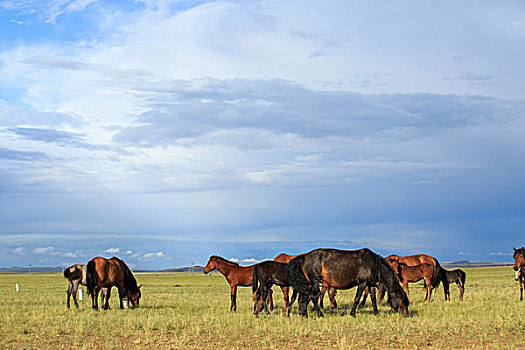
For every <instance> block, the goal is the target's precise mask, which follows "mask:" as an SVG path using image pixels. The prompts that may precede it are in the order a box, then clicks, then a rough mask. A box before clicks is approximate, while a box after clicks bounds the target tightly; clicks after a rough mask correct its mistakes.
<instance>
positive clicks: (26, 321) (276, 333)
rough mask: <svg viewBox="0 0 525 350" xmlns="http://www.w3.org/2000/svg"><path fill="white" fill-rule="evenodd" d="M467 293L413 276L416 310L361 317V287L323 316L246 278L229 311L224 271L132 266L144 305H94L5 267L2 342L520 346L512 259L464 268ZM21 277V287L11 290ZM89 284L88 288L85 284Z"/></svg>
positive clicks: (53, 279)
mask: <svg viewBox="0 0 525 350" xmlns="http://www.w3.org/2000/svg"><path fill="white" fill-rule="evenodd" d="M465 271H466V272H467V282H466V290H465V300H464V301H463V302H460V301H458V289H457V287H456V286H455V285H451V298H452V301H450V302H445V301H444V298H443V288H442V287H441V286H440V287H439V288H438V290H437V293H436V294H435V295H434V301H433V302H432V303H431V304H429V305H426V304H424V303H422V302H421V301H422V300H423V298H424V290H423V289H422V288H421V286H420V284H411V297H412V303H411V305H410V317H408V318H404V317H402V316H400V315H398V314H394V313H392V312H391V311H390V309H389V307H387V306H380V308H379V311H380V314H379V315H377V316H374V315H373V314H372V307H371V305H370V304H369V303H368V304H367V306H366V307H365V308H364V309H363V310H361V311H359V312H358V314H357V317H355V318H353V317H351V316H348V315H347V316H341V315H340V313H341V310H342V309H348V308H349V306H351V303H352V299H353V296H354V293H355V289H353V290H350V291H340V292H339V294H338V295H337V299H338V303H339V311H338V312H337V313H333V314H332V313H330V312H329V311H326V310H325V317H324V318H317V317H316V316H315V315H314V314H313V313H310V317H309V318H308V319H303V318H301V317H299V316H298V315H297V311H296V305H295V307H294V310H293V313H292V316H291V317H290V318H286V317H285V316H284V315H283V310H282V306H283V301H282V293H281V291H280V290H279V289H277V288H274V300H275V304H276V310H275V311H274V312H273V313H272V314H271V315H270V316H266V315H264V314H261V315H260V317H259V319H255V318H254V317H253V314H252V307H253V304H252V301H251V293H250V291H251V290H250V288H239V293H238V298H237V307H238V311H237V312H236V313H232V312H230V311H229V306H230V296H229V286H228V285H227V283H226V281H225V279H224V277H222V275H219V274H215V275H212V276H205V275H197V274H195V275H192V276H188V275H184V274H153V273H151V274H149V273H148V274H136V277H137V280H138V282H139V284H143V287H142V291H143V297H142V299H141V307H140V308H139V309H134V310H120V309H118V294H117V292H116V289H113V295H112V297H111V307H112V310H108V311H102V310H101V311H98V312H96V311H93V310H91V308H90V300H88V299H87V298H85V299H84V300H83V301H81V302H80V309H78V310H77V309H75V308H72V309H71V310H68V309H67V308H66V293H65V290H66V289H67V282H66V280H65V279H64V278H63V277H62V276H61V275H60V274H31V275H28V274H24V275H18V274H17V275H12V274H2V275H0V310H1V316H0V317H1V323H0V334H1V336H0V348H7V349H15V348H16V349H33V348H34V349H57V348H58V349H60V348H66V349H70V348H85V349H87V348H89V349H113V348H126V349H130V348H150V347H151V348H153V347H154V348H159V349H170V348H172V349H183V348H184V349H202V348H206V349H241V348H251V349H263V348H264V349H266V348H275V349H305V348H312V349H321V348H323V349H326V348H335V349H346V348H372V349H373V348H385V347H386V348H414V349H415V348H425V347H430V348H443V349H451V348H456V349H465V348H477V349H480V348H497V349H501V348H503V349H511V348H520V347H522V344H523V337H524V336H525V302H520V301H519V287H518V283H517V282H515V281H514V279H513V271H512V269H511V268H510V267H505V268H503V267H501V268H481V269H465ZM15 283H19V285H20V292H19V293H15ZM84 292H85V288H84Z"/></svg>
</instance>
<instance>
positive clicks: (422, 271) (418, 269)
mask: <svg viewBox="0 0 525 350" xmlns="http://www.w3.org/2000/svg"><path fill="white" fill-rule="evenodd" d="M388 262H389V264H390V266H392V269H394V272H395V273H396V275H397V278H398V279H399V281H400V282H401V284H402V285H403V288H404V290H405V293H406V294H407V297H408V298H409V299H410V295H409V291H408V282H418V281H421V280H422V279H424V280H425V285H426V287H427V295H426V296H425V301H426V302H430V301H431V300H432V289H434V285H433V284H432V282H433V281H434V283H435V281H436V280H438V279H437V278H436V277H435V276H434V275H435V274H439V272H438V271H436V270H435V266H432V265H429V264H426V263H422V264H419V265H416V266H408V265H407V264H405V263H401V262H399V261H398V260H397V259H393V258H392V259H390V260H388Z"/></svg>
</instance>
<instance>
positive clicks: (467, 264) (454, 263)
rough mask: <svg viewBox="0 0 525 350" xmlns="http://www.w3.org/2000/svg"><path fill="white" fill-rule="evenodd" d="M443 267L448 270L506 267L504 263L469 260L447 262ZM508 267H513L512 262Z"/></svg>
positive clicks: (508, 263)
mask: <svg viewBox="0 0 525 350" xmlns="http://www.w3.org/2000/svg"><path fill="white" fill-rule="evenodd" d="M442 265H443V266H444V267H446V268H452V267H494V266H505V263H502V262H490V261H469V260H458V261H445V262H443V263H442ZM506 266H512V262H507V264H506Z"/></svg>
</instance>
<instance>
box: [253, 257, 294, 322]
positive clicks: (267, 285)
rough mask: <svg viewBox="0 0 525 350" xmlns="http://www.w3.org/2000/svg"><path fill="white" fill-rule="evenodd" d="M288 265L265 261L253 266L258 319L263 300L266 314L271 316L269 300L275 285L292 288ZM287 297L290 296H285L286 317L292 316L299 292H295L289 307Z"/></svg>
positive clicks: (255, 312)
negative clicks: (291, 309) (287, 269)
mask: <svg viewBox="0 0 525 350" xmlns="http://www.w3.org/2000/svg"><path fill="white" fill-rule="evenodd" d="M286 265H287V264H284V263H280V262H277V261H263V262H262V263H259V264H257V265H254V266H253V277H252V292H253V293H255V305H254V306H253V314H254V315H255V317H258V315H259V311H260V310H261V308H260V307H259V301H260V300H261V298H262V300H263V306H264V310H265V311H266V314H268V315H269V314H270V311H269V310H268V303H267V299H268V294H269V292H270V291H271V288H272V286H273V285H274V284H276V285H278V286H279V287H290V282H288V276H287V274H286ZM259 284H260V286H259ZM287 297H288V295H285V296H284V311H285V312H286V316H290V308H291V306H292V305H293V303H294V302H295V299H296V297H297V292H296V291H295V290H294V293H293V295H292V300H291V302H290V304H289V305H288V298H287Z"/></svg>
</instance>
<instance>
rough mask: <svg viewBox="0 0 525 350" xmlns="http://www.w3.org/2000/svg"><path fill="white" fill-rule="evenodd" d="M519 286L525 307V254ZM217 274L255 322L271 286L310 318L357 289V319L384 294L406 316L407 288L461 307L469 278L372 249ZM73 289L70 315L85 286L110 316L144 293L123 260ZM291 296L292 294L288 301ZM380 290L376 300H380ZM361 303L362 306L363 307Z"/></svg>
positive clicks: (221, 262)
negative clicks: (113, 301)
mask: <svg viewBox="0 0 525 350" xmlns="http://www.w3.org/2000/svg"><path fill="white" fill-rule="evenodd" d="M513 257H514V265H513V269H514V270H515V272H516V275H515V279H516V280H517V281H519V284H520V300H523V286H524V284H525V248H524V247H521V248H519V249H516V248H514V255H513ZM213 270H218V271H219V272H220V273H221V274H223V275H224V277H225V278H226V280H227V282H228V283H229V285H230V298H231V304H230V310H231V311H236V310H237V287H249V286H251V287H252V292H253V300H254V308H253V311H254V315H255V316H256V317H257V316H258V314H259V312H260V311H261V310H263V309H264V311H265V312H266V313H267V314H270V310H272V309H273V297H272V286H273V285H277V286H279V287H281V290H282V292H283V297H284V312H285V314H286V315H287V316H289V315H290V311H291V308H292V306H293V304H294V302H295V300H297V301H298V312H299V314H300V315H302V316H305V317H307V316H308V310H307V306H308V304H309V303H310V302H312V304H313V310H315V312H316V313H317V315H318V316H319V317H322V316H323V312H322V310H321V309H322V307H323V297H324V294H325V293H326V292H328V296H329V299H330V309H331V310H334V309H335V308H336V307H337V302H336V300H335V296H336V295H337V290H345V289H350V288H354V287H357V292H356V294H355V297H354V302H353V304H352V308H351V311H350V315H352V316H355V313H356V311H357V308H358V307H359V306H362V305H364V303H365V302H366V298H367V296H368V295H369V296H370V299H371V301H372V308H373V312H374V314H377V313H378V308H377V303H378V301H379V303H381V301H382V300H383V298H384V296H385V294H387V297H388V298H387V303H388V305H390V306H391V307H392V309H393V310H394V311H395V312H398V313H400V314H401V315H403V316H408V315H409V311H408V306H409V303H410V299H409V289H408V283H409V282H418V281H420V280H424V283H425V288H426V295H425V300H424V301H425V302H430V301H431V300H432V291H433V290H434V289H435V288H436V287H438V286H439V284H440V283H442V284H443V291H444V294H445V300H450V289H449V285H450V284H451V283H456V285H457V286H458V288H459V292H460V294H459V299H460V300H463V294H464V291H465V279H466V274H465V272H464V271H463V270H461V269H456V270H451V271H449V270H446V269H445V268H444V267H443V266H441V264H440V263H439V261H438V260H437V259H436V258H435V257H432V256H430V255H426V254H416V255H409V256H398V255H390V256H388V257H386V258H383V257H381V256H380V255H378V254H376V253H374V252H373V251H371V250H370V249H368V248H363V249H359V250H340V249H326V248H318V249H314V250H312V251H310V252H308V253H304V254H299V255H287V254H284V253H283V254H279V255H278V256H276V257H275V258H274V259H273V260H268V261H263V262H261V263H257V264H254V265H251V266H240V265H239V264H238V263H236V262H233V261H230V260H227V259H225V258H223V257H220V256H218V255H212V256H211V257H210V259H209V261H208V263H207V264H206V266H205V267H204V269H203V272H204V273H205V274H208V273H209V272H211V271H213ZM64 277H66V278H67V279H68V281H69V287H68V290H67V307H68V308H69V307H70V297H71V296H73V301H74V303H75V306H76V307H77V308H78V303H77V300H76V292H77V289H78V286H79V284H82V285H85V286H86V287H87V290H88V294H89V295H90V296H91V300H92V307H93V309H95V310H98V294H99V293H100V294H101V304H102V305H103V309H109V298H110V296H111V288H112V287H116V288H117V290H118V293H119V300H120V308H122V309H124V308H128V307H129V305H130V304H131V306H132V307H134V308H135V307H138V306H139V300H140V297H141V291H140V288H141V285H138V284H137V280H136V279H135V277H134V275H133V273H132V272H131V270H130V269H129V267H128V266H127V265H126V264H125V263H124V262H123V261H122V260H120V259H119V258H116V257H113V258H111V259H105V258H102V257H96V258H93V259H91V260H90V261H89V262H88V263H87V265H81V264H77V265H73V266H70V267H68V268H67V269H65V270H64ZM290 288H292V289H293V293H292V298H291V300H290V298H289V292H290ZM376 290H377V291H378V292H379V296H378V298H376ZM360 301H361V303H360Z"/></svg>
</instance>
